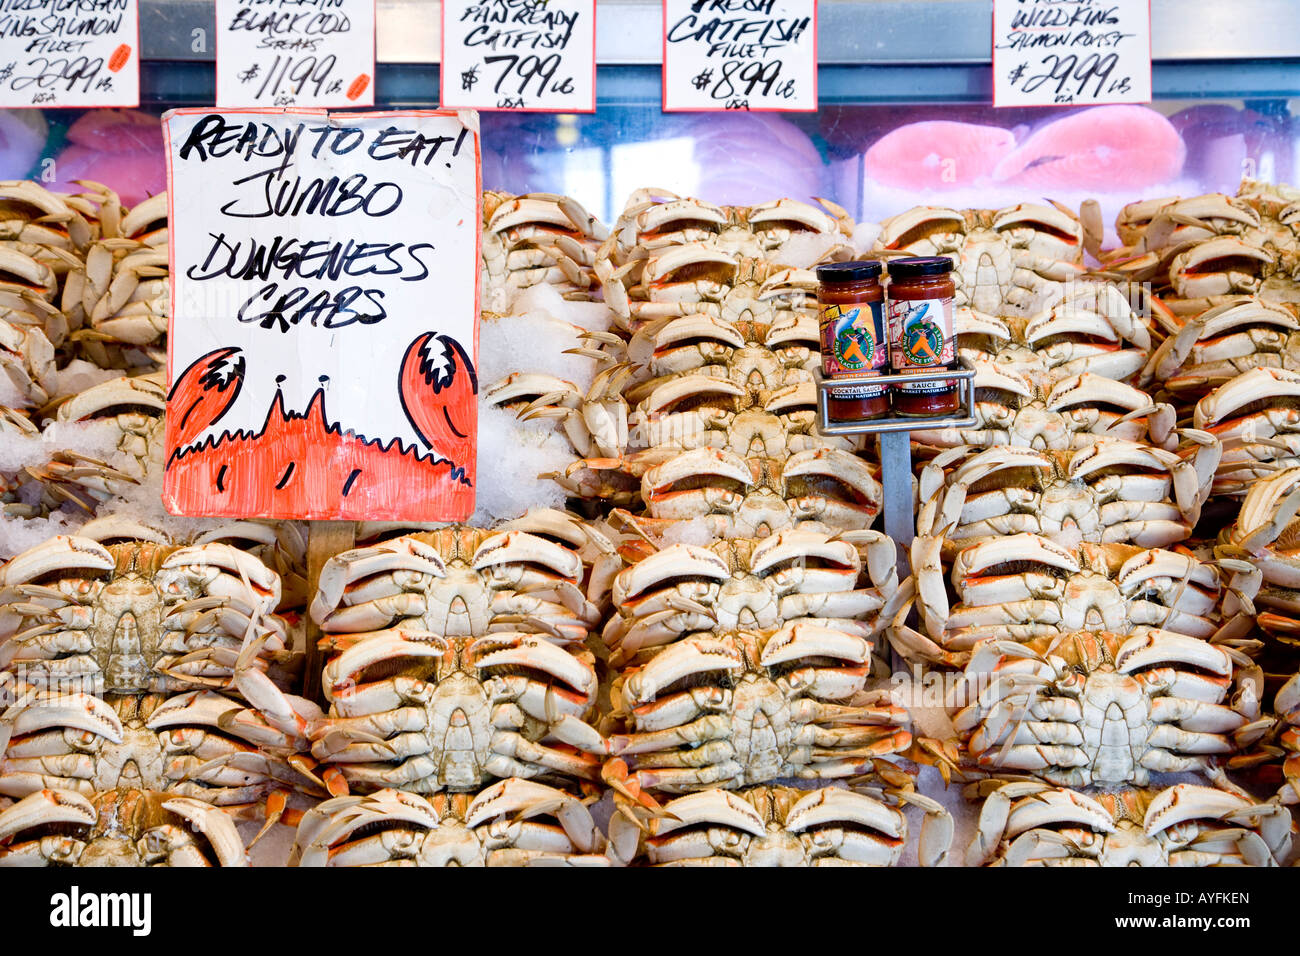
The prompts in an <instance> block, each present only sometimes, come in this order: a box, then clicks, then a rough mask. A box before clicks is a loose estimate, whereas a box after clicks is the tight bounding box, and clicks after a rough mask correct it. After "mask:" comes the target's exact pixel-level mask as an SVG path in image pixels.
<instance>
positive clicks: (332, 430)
mask: <svg viewBox="0 0 1300 956" xmlns="http://www.w3.org/2000/svg"><path fill="white" fill-rule="evenodd" d="M163 120H164V125H163V130H164V133H165V136H166V148H167V182H168V190H167V197H168V205H169V215H168V221H169V222H170V224H171V228H170V230H169V232H168V238H169V247H168V253H169V256H170V265H171V269H170V272H171V276H172V280H173V281H172V282H171V322H170V326H169V329H168V333H169V334H168V337H167V347H168V355H167V358H168V369H169V377H170V382H171V387H170V393H169V395H168V414H167V429H166V438H165V441H166V447H167V451H166V464H165V466H164V468H165V471H164V480H163V501H164V504H165V505H166V507H167V508H168V509H169V510H170V511H171V512H172V513H174V514H188V515H222V516H226V517H251V516H254V515H258V516H261V517H275V518H303V519H312V520H339V521H355V520H360V519H362V518H365V519H367V520H376V521H379V520H382V521H464V520H466V519H468V518H469V516H470V515H471V514H472V513H473V511H474V497H475V486H476V483H477V473H476V462H477V452H476V443H477V434H478V431H477V428H478V404H477V392H478V377H477V370H476V367H475V366H476V363H477V354H478V319H479V308H478V273H479V249H480V246H479V242H480V237H481V234H482V229H481V225H482V221H483V220H482V198H481V197H482V176H481V161H480V151H479V137H478V117H477V116H475V115H474V114H472V113H460V114H458V113H454V112H448V111H443V110H410V111H393V112H384V111H369V112H364V113H327V112H326V111H324V110H293V111H284V110H273V109H248V110H217V109H181V110H173V111H172V112H170V113H167V114H166V115H165V116H164V117H163Z"/></svg>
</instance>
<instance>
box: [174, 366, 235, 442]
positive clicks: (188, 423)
mask: <svg viewBox="0 0 1300 956" xmlns="http://www.w3.org/2000/svg"><path fill="white" fill-rule="evenodd" d="M242 351H243V349H239V348H233V347H232V348H220V349H213V350H212V351H211V352H209V353H207V354H206V355H202V356H200V357H199V358H197V359H195V361H194V362H193V363H192V364H191V365H190V367H189V368H187V369H186V370H185V371H183V372H181V374H180V375H179V376H178V377H177V379H176V382H175V384H173V385H172V390H171V394H170V395H168V396H167V424H168V426H169V427H172V422H175V423H176V424H175V426H174V427H175V429H176V431H175V436H176V438H175V440H174V441H173V442H171V443H170V444H171V447H172V448H175V449H176V450H177V451H178V452H179V451H180V450H181V449H184V448H188V447H189V446H190V445H191V444H193V443H194V441H195V439H197V438H198V437H199V435H201V434H203V432H205V431H206V430H207V429H208V428H209V427H210V426H212V425H215V424H216V423H217V422H219V421H221V419H222V416H224V415H225V414H226V412H228V411H229V410H230V406H232V405H233V404H234V403H235V399H236V398H237V397H238V396H239V390H240V388H242V387H243V384H244V357H243V356H242V355H240V354H239V353H240V352H242ZM236 356H238V357H236Z"/></svg>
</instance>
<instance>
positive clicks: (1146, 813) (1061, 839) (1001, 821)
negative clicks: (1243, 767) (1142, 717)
mask: <svg viewBox="0 0 1300 956" xmlns="http://www.w3.org/2000/svg"><path fill="white" fill-rule="evenodd" d="M1290 830H1291V820H1290V814H1289V813H1287V811H1286V810H1285V808H1283V807H1281V806H1279V805H1277V804H1271V803H1264V804H1259V803H1255V802H1253V801H1252V800H1249V799H1247V798H1245V797H1243V796H1239V795H1237V794H1235V793H1229V792H1226V791H1223V790H1216V789H1213V788H1210V787H1203V786H1196V785H1193V784H1186V783H1181V784H1177V785H1176V786H1173V787H1169V788H1168V789H1165V790H1159V791H1157V790H1122V791H1119V792H1115V793H1097V794H1095V795H1089V794H1085V793H1082V792H1078V791H1074V790H1065V789H1056V788H1052V787H1050V786H1048V785H1046V784H1042V783H1011V784H1005V785H1003V786H1001V787H999V788H998V789H995V790H994V791H993V792H992V794H991V795H990V796H989V797H988V799H987V800H986V801H985V803H984V807H983V809H982V810H981V812H980V820H979V828H978V831H977V833H976V836H975V839H974V840H973V841H972V843H971V845H970V847H969V848H968V850H967V854H966V863H967V865H968V866H988V865H992V866H1033V865H1038V866H1043V865H1046V866H1054V865H1055V866H1225V865H1237V866H1241V865H1246V866H1277V865H1278V863H1279V862H1280V861H1281V860H1283V859H1285V858H1286V856H1287V855H1288V853H1289V852H1290V847H1291V832H1290Z"/></svg>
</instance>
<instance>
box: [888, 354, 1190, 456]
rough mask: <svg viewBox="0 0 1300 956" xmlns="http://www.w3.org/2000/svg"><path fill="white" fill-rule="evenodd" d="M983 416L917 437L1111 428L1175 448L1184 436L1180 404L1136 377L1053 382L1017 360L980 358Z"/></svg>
mask: <svg viewBox="0 0 1300 956" xmlns="http://www.w3.org/2000/svg"><path fill="white" fill-rule="evenodd" d="M973 364H974V366H975V408H974V410H973V413H974V417H975V424H974V425H973V426H971V427H970V428H941V429H922V430H919V431H915V432H912V441H913V443H914V444H915V445H916V446H918V448H919V450H920V451H921V452H922V453H927V452H928V453H930V454H934V453H935V452H936V451H938V450H941V449H944V448H955V447H958V446H961V445H977V446H980V447H984V448H988V447H991V446H993V445H1019V446H1022V447H1027V448H1073V447H1077V446H1079V445H1086V444H1089V443H1091V442H1092V441H1093V440H1095V436H1098V435H1108V436H1110V437H1113V438H1124V439H1128V440H1129V441H1140V442H1147V443H1150V444H1152V445H1157V446H1160V447H1162V448H1166V449H1171V448H1172V447H1173V446H1175V445H1176V444H1177V441H1178V439H1177V437H1176V436H1175V434H1174V425H1175V424H1176V422H1177V415H1176V414H1175V412H1174V408H1173V406H1172V405H1168V404H1165V403H1157V402H1155V401H1154V400H1153V399H1152V398H1151V396H1150V395H1148V394H1147V393H1146V392H1143V391H1142V390H1140V389H1137V388H1134V387H1133V386H1132V385H1126V384H1124V383H1123V382H1117V381H1115V380H1114V379H1110V378H1106V377H1104V376H1102V375H1098V374H1096V373H1095V372H1080V373H1079V374H1072V375H1067V376H1065V377H1064V378H1061V379H1059V380H1057V379H1051V380H1050V385H1049V386H1046V387H1044V386H1041V385H1039V384H1038V383H1036V382H1035V381H1034V375H1032V374H1028V373H1026V372H1024V371H1023V370H1021V369H1018V368H1017V367H1016V366H1015V365H1013V364H1005V363H993V362H988V361H976V362H974V363H973Z"/></svg>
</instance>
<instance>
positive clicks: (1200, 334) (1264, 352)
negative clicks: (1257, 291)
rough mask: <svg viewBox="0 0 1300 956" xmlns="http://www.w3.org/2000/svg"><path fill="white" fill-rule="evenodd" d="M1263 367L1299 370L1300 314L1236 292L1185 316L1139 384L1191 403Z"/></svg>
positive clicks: (1154, 355)
mask: <svg viewBox="0 0 1300 956" xmlns="http://www.w3.org/2000/svg"><path fill="white" fill-rule="evenodd" d="M1262 368H1281V369H1285V370H1287V371H1290V372H1297V371H1300V319H1297V318H1296V315H1295V313H1294V312H1292V311H1291V310H1290V309H1286V308H1283V307H1282V306H1279V305H1270V304H1269V303H1267V302H1264V301H1263V300H1261V299H1260V298H1259V297H1258V296H1233V297H1231V298H1230V299H1229V300H1228V301H1227V302H1225V303H1223V304H1222V305H1217V306H1215V307H1214V308H1212V309H1208V310H1206V311H1205V312H1202V313H1201V314H1199V315H1197V316H1194V317H1190V318H1188V319H1186V320H1185V321H1184V322H1183V324H1182V326H1181V328H1179V330H1178V331H1177V332H1176V333H1175V334H1173V335H1170V336H1169V337H1168V338H1167V339H1165V341H1164V342H1162V343H1161V344H1160V347H1159V348H1158V349H1156V350H1155V352H1154V353H1152V355H1151V358H1150V360H1149V361H1148V362H1147V365H1146V368H1144V369H1143V371H1142V378H1141V380H1140V382H1139V383H1138V384H1139V385H1141V386H1142V387H1143V388H1149V387H1151V386H1152V385H1157V386H1159V387H1161V388H1163V389H1164V390H1165V391H1166V392H1168V393H1169V394H1171V395H1173V396H1174V397H1175V398H1177V399H1178V400H1180V401H1182V402H1189V403H1190V402H1195V401H1197V400H1199V399H1201V398H1204V397H1205V396H1206V395H1207V394H1208V393H1210V392H1211V391H1213V390H1214V389H1216V388H1218V387H1219V386H1220V385H1224V384H1226V383H1227V382H1230V381H1232V380H1233V379H1234V378H1236V377H1237V376H1238V375H1241V374H1243V373H1245V372H1248V371H1250V370H1251V369H1262Z"/></svg>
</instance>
